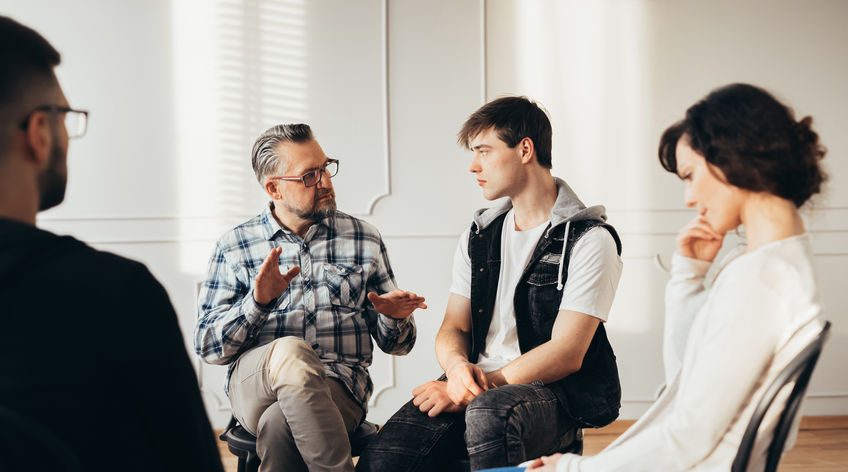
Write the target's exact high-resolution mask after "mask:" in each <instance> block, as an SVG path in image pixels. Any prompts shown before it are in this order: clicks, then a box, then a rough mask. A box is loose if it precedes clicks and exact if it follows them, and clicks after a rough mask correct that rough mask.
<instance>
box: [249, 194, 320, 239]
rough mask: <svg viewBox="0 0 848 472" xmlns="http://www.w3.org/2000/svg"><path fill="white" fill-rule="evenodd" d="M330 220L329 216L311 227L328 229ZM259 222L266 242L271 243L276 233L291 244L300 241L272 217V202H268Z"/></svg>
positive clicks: (298, 237)
mask: <svg viewBox="0 0 848 472" xmlns="http://www.w3.org/2000/svg"><path fill="white" fill-rule="evenodd" d="M332 219H333V217H332V216H329V217H327V218H324V219H323V220H321V221H318V222H316V223H314V224H313V226H323V227H325V228H328V229H329V227H330V225H331V224H332V223H331V220H332ZM261 221H262V231H263V233H264V234H265V239H266V240H268V241H271V240H273V239H274V238H276V237H277V234H278V233H281V234H282V235H283V238H285V239H288V240H289V241H292V242H299V241H300V239H301V238H300V236H298V235H297V234H295V233H294V232H293V231H291V230H289V229H288V228H286V227H284V226H283V225H281V224H280V222H279V221H277V218H275V217H274V202H268V204H267V205H266V206H265V210H264V211H263V212H262V219H261ZM316 229H317V228H316ZM314 233H315V234H318V233H319V231H314Z"/></svg>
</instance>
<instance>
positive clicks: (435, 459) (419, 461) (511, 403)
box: [356, 384, 577, 472]
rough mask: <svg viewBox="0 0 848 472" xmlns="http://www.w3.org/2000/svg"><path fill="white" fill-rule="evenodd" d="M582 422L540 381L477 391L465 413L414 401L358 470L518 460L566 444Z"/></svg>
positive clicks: (481, 465) (362, 459)
mask: <svg viewBox="0 0 848 472" xmlns="http://www.w3.org/2000/svg"><path fill="white" fill-rule="evenodd" d="M576 432H577V425H576V424H575V423H574V421H573V420H572V419H571V418H570V417H569V416H568V415H567V414H566V413H565V411H564V409H563V408H562V406H561V405H560V404H559V401H558V400H557V398H556V396H554V394H553V392H552V391H551V390H550V389H549V388H547V387H545V386H543V385H541V384H531V385H505V386H503V387H498V388H495V389H491V390H488V391H486V392H484V393H483V394H481V395H479V396H477V398H475V399H474V400H473V401H472V402H471V403H470V404H469V405H468V407H467V408H466V410H465V412H464V413H456V414H441V415H439V416H437V417H436V418H430V417H428V416H427V414H426V413H422V412H421V411H420V410H419V409H418V407H416V406H415V405H413V404H412V401H409V402H408V403H407V404H405V405H404V406H403V407H401V409H400V410H398V412H397V413H395V414H394V416H392V417H391V418H390V419H389V421H388V422H386V424H385V426H383V428H381V429H380V433H379V434H378V435H377V437H376V438H375V439H374V440H372V441H371V443H370V444H369V445H368V447H367V448H365V450H364V451H363V452H362V454H361V455H360V456H359V462H358V463H357V466H356V470H357V471H392V472H401V471H410V472H411V471H430V470H432V471H440V472H441V471H451V470H458V469H457V464H458V463H459V461H460V460H462V459H463V458H465V457H468V458H469V459H470V464H471V470H479V469H485V468H490V467H503V466H507V465H515V464H518V463H521V462H523V461H525V460H528V459H532V458H534V457H538V456H541V455H545V454H551V453H553V452H556V451H559V450H562V449H564V448H566V447H568V446H569V445H570V444H571V443H572V442H573V441H574V439H575V437H576Z"/></svg>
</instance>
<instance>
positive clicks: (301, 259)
mask: <svg viewBox="0 0 848 472" xmlns="http://www.w3.org/2000/svg"><path fill="white" fill-rule="evenodd" d="M271 205H273V204H271ZM271 205H269V207H268V208H266V209H265V211H264V212H262V213H260V214H259V215H257V216H256V217H254V218H252V219H251V220H250V221H247V222H245V223H243V224H241V225H239V226H237V227H236V228H234V229H233V230H231V231H229V232H227V233H226V234H224V235H223V236H222V237H221V239H219V240H218V243H217V245H216V247H215V254H214V255H213V256H212V259H211V260H210V262H209V272H208V275H207V277H206V281H205V282H204V283H203V286H202V288H201V291H200V300H199V304H198V305H199V307H200V308H199V310H200V313H199V319H198V321H197V326H196V327H195V351H196V352H197V354H198V355H199V356H200V357H201V358H203V360H204V361H206V362H208V363H210V364H230V371H229V373H228V375H227V379H228V382H229V376H230V374H232V367H233V363H234V362H235V360H236V359H237V358H238V356H239V355H241V354H242V353H244V352H246V351H248V350H249V349H252V348H254V347H257V346H261V345H263V344H267V343H269V342H271V341H273V340H274V339H277V338H280V337H283V336H297V337H299V338H301V339H303V340H305V341H306V342H307V343H308V344H309V345H311V346H312V348H313V349H314V350H315V352H316V353H317V354H318V357H320V358H321V360H322V361H323V363H324V365H325V367H326V370H327V375H328V376H330V377H334V378H337V379H339V380H340V381H342V382H343V383H344V384H345V385H346V386H347V388H348V389H349V390H350V392H351V393H352V394H353V396H354V398H356V399H357V400H359V402H360V403H361V404H362V407H363V409H367V404H368V399H369V398H370V396H371V392H372V391H373V389H374V386H373V383H372V382H371V377H370V376H369V375H368V366H369V365H371V359H372V352H373V344H372V342H371V336H373V337H374V340H376V341H377V345H378V346H380V348H381V349H382V350H383V351H385V352H387V353H389V354H406V353H408V352H409V351H410V350H411V349H412V346H413V344H415V321H414V320H413V318H412V317H411V316H410V317H409V318H406V319H404V320H395V319H392V318H389V317H388V316H385V315H381V314H379V313H377V312H376V311H375V310H374V307H373V306H372V305H371V303H370V302H369V301H368V299H367V298H366V294H367V293H368V292H369V291H374V292H377V293H379V294H382V293H385V292H388V291H391V290H394V289H395V280H394V274H393V273H392V269H391V266H390V265H389V258H388V255H387V254H386V247H385V245H384V244H383V240H382V239H381V238H380V233H379V232H378V231H377V229H376V228H374V227H373V226H372V225H370V224H368V223H366V222H364V221H362V220H359V219H357V218H354V217H352V216H349V215H346V214H344V213H341V212H338V211H337V212H336V213H335V214H334V215H333V216H331V217H328V218H326V219H324V220H323V221H321V222H319V223H315V224H313V225H312V226H311V227H310V228H309V230H308V231H307V232H306V235H305V237H303V238H301V237H300V236H298V235H297V234H295V233H293V232H291V231H289V230H287V229H284V228H283V227H282V226H281V225H280V224H279V223H278V222H277V220H276V219H275V218H274V217H273V215H272V213H271V208H272V206H271ZM277 246H279V247H282V249H283V252H282V255H281V256H280V269H281V271H286V270H288V268H290V267H292V266H294V265H299V266H300V268H301V272H300V274H299V275H298V276H296V277H295V278H294V279H293V280H292V282H291V284H290V285H289V288H288V289H287V290H286V291H285V292H283V294H282V295H280V297H279V298H278V299H277V301H276V303H272V304H270V306H268V307H262V306H260V305H258V304H257V303H256V301H255V300H254V299H253V282H254V280H255V278H256V274H257V273H258V272H259V268H260V266H261V265H262V262H263V261H264V260H265V258H266V257H268V254H269V252H270V251H271V249H272V248H274V247H277Z"/></svg>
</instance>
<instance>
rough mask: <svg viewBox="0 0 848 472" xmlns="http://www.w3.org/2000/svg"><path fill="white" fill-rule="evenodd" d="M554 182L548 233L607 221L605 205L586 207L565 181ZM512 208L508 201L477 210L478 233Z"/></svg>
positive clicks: (475, 214)
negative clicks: (564, 226)
mask: <svg viewBox="0 0 848 472" xmlns="http://www.w3.org/2000/svg"><path fill="white" fill-rule="evenodd" d="M554 182H556V185H557V198H556V201H555V202H554V206H553V208H551V217H550V220H551V227H550V228H548V229H547V231H546V233H547V232H550V231H551V229H553V228H556V227H557V226H559V225H561V224H564V223H570V222H576V221H586V220H595V221H600V222H605V221H606V220H607V215H606V209H605V208H604V207H603V205H595V206H591V207H586V205H584V204H583V202H581V201H580V198H578V197H577V194H576V193H574V190H572V189H571V187H569V186H568V184H567V183H565V181H564V180H562V179H560V178H559V177H554ZM510 208H512V201H510V200H509V199H506V200H505V201H504V202H503V203H501V204H500V205H496V206H493V207H491V208H483V209H480V210H477V211H476V212H475V213H474V224H476V225H477V231H480V230H483V229H485V228H486V227H487V226H489V225H490V224H491V223H492V222H493V221H495V219H496V218H497V217H499V216H501V215H502V214H504V213H506V212H508V211H509V210H510Z"/></svg>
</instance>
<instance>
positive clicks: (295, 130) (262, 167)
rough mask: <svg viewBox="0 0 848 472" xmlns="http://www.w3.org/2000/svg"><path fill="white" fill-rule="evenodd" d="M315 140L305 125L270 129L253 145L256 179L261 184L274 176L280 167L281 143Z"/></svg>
mask: <svg viewBox="0 0 848 472" xmlns="http://www.w3.org/2000/svg"><path fill="white" fill-rule="evenodd" d="M313 139H315V138H314V137H313V136H312V129H311V128H310V127H309V125H305V124H291V125H276V126H273V127H271V128H268V129H267V130H266V131H265V132H264V133H262V135H260V136H259V137H258V138H256V142H255V143H253V152H252V153H251V162H252V164H253V172H255V173H256V179H257V180H258V181H259V183H260V184H261V183H262V182H263V181H264V180H265V177H267V176H268V175H270V174H273V173H274V172H276V171H277V169H278V167H279V157H280V156H279V155H277V152H276V149H277V146H278V145H279V144H281V143H304V142H306V141H311V140H313Z"/></svg>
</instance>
